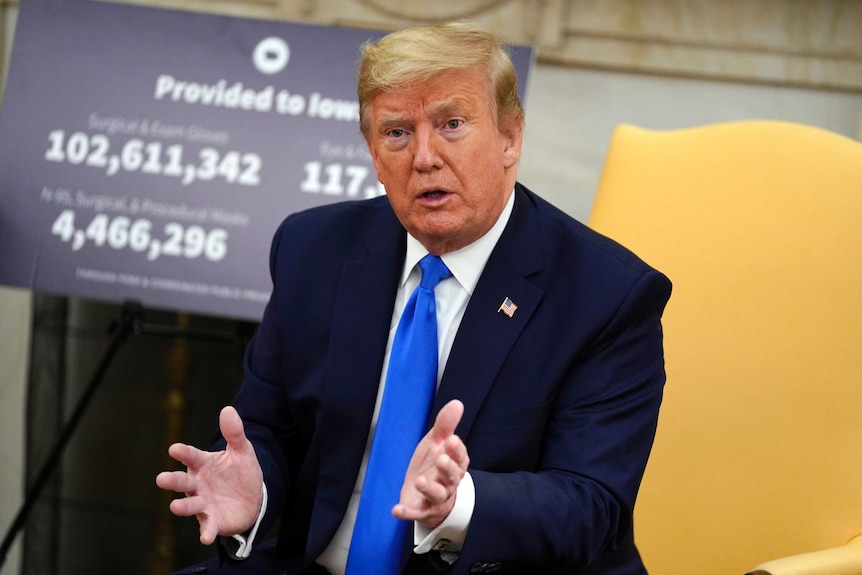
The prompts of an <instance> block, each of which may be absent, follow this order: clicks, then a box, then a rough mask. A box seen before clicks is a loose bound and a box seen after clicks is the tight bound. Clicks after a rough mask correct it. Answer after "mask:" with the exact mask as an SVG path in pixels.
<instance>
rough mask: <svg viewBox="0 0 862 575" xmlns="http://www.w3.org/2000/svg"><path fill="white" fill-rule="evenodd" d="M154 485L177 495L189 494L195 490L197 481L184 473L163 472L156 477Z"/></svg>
mask: <svg viewBox="0 0 862 575" xmlns="http://www.w3.org/2000/svg"><path fill="white" fill-rule="evenodd" d="M156 485H158V486H159V487H160V488H162V489H165V490H167V491H176V492H177V493H190V492H193V491H196V490H197V480H196V479H195V478H194V477H191V476H190V475H189V474H188V473H186V472H184V471H163V472H161V473H159V474H158V475H156Z"/></svg>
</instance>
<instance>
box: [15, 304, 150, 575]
mask: <svg viewBox="0 0 862 575" xmlns="http://www.w3.org/2000/svg"><path fill="white" fill-rule="evenodd" d="M142 311H143V309H142V307H141V305H140V304H139V303H137V302H124V303H123V305H122V307H121V309H120V317H119V318H118V320H115V321H114V322H113V324H112V325H111V340H110V342H109V343H108V346H107V348H106V349H105V351H104V353H103V354H102V357H101V359H100V360H99V363H98V364H97V365H96V369H95V371H94V372H93V375H92V376H91V377H90V382H89V384H88V386H87V388H86V389H85V390H84V393H83V395H82V396H81V399H80V400H79V401H78V404H77V406H76V407H75V410H74V411H73V412H72V415H71V416H70V417H69V420H68V421H67V422H66V425H65V426H64V427H63V430H62V431H61V433H60V437H59V438H58V439H57V443H56V444H55V445H54V448H53V449H52V450H51V453H50V455H49V456H48V458H47V459H46V460H45V463H44V464H43V465H42V468H41V469H40V470H39V474H38V475H37V476H36V478H35V479H34V480H33V483H32V485H30V487H29V489H28V490H27V494H26V496H25V498H24V503H23V504H22V505H21V508H20V509H19V510H18V514H17V515H16V516H15V521H13V522H12V525H11V527H9V531H8V532H7V533H6V536H5V537H4V538H3V544H2V545H0V567H2V566H3V564H4V563H5V562H6V556H7V555H8V553H9V549H10V548H11V547H12V544H13V543H14V542H15V536H16V535H17V534H18V532H19V531H20V530H21V528H22V527H23V526H24V523H25V522H26V521H27V516H28V515H29V513H30V510H31V508H32V507H33V505H34V504H35V503H36V501H37V500H38V499H39V494H40V493H41V492H42V488H43V487H45V484H46V483H47V482H48V480H49V479H50V478H51V475H52V474H53V473H54V471H55V468H56V467H57V465H58V464H59V462H60V457H61V456H62V455H63V450H64V449H65V448H66V445H67V444H68V443H69V440H70V439H71V438H72V435H73V434H74V433H75V429H76V428H77V427H78V424H79V423H80V421H81V418H82V417H83V415H84V413H85V412H86V410H87V407H88V406H89V404H90V401H91V400H92V399H93V396H94V395H95V393H96V390H97V389H98V387H99V384H100V383H101V382H102V379H103V377H104V375H105V372H106V371H107V369H108V367H109V366H110V364H111V360H112V359H113V358H114V355H115V354H116V353H117V350H119V349H120V346H121V345H122V344H123V342H125V341H126V339H127V338H128V337H129V335H131V334H132V333H134V332H135V331H136V329H137V327H136V326H137V325H138V324H139V322H140V318H141V314H142Z"/></svg>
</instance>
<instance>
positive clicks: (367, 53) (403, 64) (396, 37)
mask: <svg viewBox="0 0 862 575" xmlns="http://www.w3.org/2000/svg"><path fill="white" fill-rule="evenodd" d="M466 69H478V70H485V71H487V77H488V83H489V86H488V89H489V95H493V97H492V98H491V104H492V106H494V112H495V113H496V115H497V125H498V126H500V127H502V126H503V125H504V124H506V123H508V122H511V121H513V120H514V121H516V122H518V123H522V122H523V121H524V109H523V107H522V106H521V100H520V98H519V97H518V78H517V75H516V74H515V67H514V66H513V65H512V60H511V58H510V57H509V54H508V52H507V51H506V50H505V48H504V47H503V45H502V41H501V40H500V38H499V37H498V36H497V35H496V34H494V33H493V32H491V31H489V30H487V29H485V28H483V27H481V26H479V25H477V24H474V23H472V22H467V21H458V22H450V23H448V24H443V25H440V26H420V27H414V28H405V29H403V30H399V31H397V32H393V33H391V34H389V35H387V36H385V37H383V38H382V39H380V40H379V41H378V42H377V43H372V42H366V43H365V44H363V46H362V59H361V60H360V63H359V82H358V85H357V93H358V96H359V121H360V128H361V130H362V133H363V134H365V135H366V136H367V135H368V128H369V125H368V122H369V106H370V104H371V100H372V99H373V98H374V96H375V95H376V94H378V93H379V92H394V91H399V90H403V89H409V88H410V86H411V85H414V84H417V83H422V82H426V81H429V80H431V79H433V78H435V77H436V76H439V75H441V74H444V73H446V72H451V71H453V70H466Z"/></svg>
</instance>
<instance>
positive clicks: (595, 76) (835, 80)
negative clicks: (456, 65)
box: [0, 0, 862, 575]
mask: <svg viewBox="0 0 862 575" xmlns="http://www.w3.org/2000/svg"><path fill="white" fill-rule="evenodd" d="M19 1H20V2H21V3H23V2H26V1H27V0H0V91H2V87H3V81H4V78H5V74H6V71H7V68H8V61H9V55H10V51H11V47H12V43H13V41H14V34H15V22H16V15H17V12H18V9H19ZM129 3H132V2H129ZM134 3H137V4H142V5H149V6H157V7H161V8H177V9H186V10H194V11H205V12H211V13H219V14H226V15H233V16H244V17H254V18H265V19H274V20H287V21H295V22H307V23H316V24H325V25H338V26H349V27H363V28H374V29H384V30H388V29H396V28H400V27H403V26H405V25H412V24H419V23H430V22H436V21H446V20H452V19H457V18H463V17H468V18H472V19H475V20H477V21H480V22H482V23H484V24H485V25H487V26H489V27H491V28H493V29H495V30H497V31H498V32H499V33H501V34H502V35H503V36H504V37H505V38H506V39H507V40H508V41H511V42H515V43H523V44H531V45H534V46H536V47H537V61H536V66H535V68H534V69H533V75H532V77H531V78H530V82H529V85H528V87H527V102H526V104H527V130H526V135H525V143H524V152H523V156H522V161H521V167H520V173H519V174H520V175H519V180H520V181H521V182H522V183H524V184H525V185H526V186H528V187H529V188H531V189H533V190H534V191H536V192H537V193H539V194H540V195H542V196H544V197H545V198H547V199H548V200H550V201H551V202H553V203H555V204H556V205H558V206H559V207H560V208H562V209H563V210H565V211H566V212H568V213H570V214H571V215H572V216H574V217H576V218H578V219H580V220H582V221H584V220H586V218H587V215H588V214H589V211H590V207H591V204H592V200H593V196H594V193H595V188H596V185H597V182H598V178H599V175H600V173H601V170H602V166H603V161H604V157H605V153H606V151H607V146H608V142H609V141H610V137H611V133H612V131H613V128H614V127H615V126H616V125H618V124H620V123H632V124H636V125H639V126H642V127H646V128H652V129H671V128H681V127H686V126H694V125H699V124H706V123H712V122H721V121H728V120H742V119H749V118H767V119H778V120H787V121H792V122H798V123H803V124H810V125H814V126H820V127H823V128H826V129H828V130H831V131H833V132H837V133H840V134H844V135H846V136H849V137H852V138H862V2H859V1H858V0H844V1H841V0H758V1H757V2H751V1H748V0H723V1H721V2H717V1H714V0H436V1H435V2H433V3H425V2H423V3H418V2H417V3H415V4H414V3H410V2H404V1H403V0H229V1H228V0H186V1H182V0H151V1H149V2H146V1H139V2H134ZM273 231H274V230H273ZM252 264H255V263H254V262H252ZM256 265H260V266H265V265H267V262H265V261H261V262H256ZM118 314H119V306H117V305H114V304H107V303H100V302H93V301H87V300H81V299H76V298H63V297H57V296H51V295H47V294H39V293H32V292H30V291H27V290H21V289H13V288H6V287H0V342H2V345H0V529H2V532H3V533H4V534H5V532H6V529H7V528H8V526H9V525H10V524H11V522H12V520H13V518H14V516H15V513H16V512H17V510H18V507H19V506H20V504H21V501H22V493H23V489H24V485H25V483H26V482H27V481H28V480H31V479H32V477H33V474H34V473H36V472H37V471H38V469H39V467H40V465H41V464H42V462H43V460H44V458H45V455H46V452H47V451H48V450H49V449H50V448H51V446H52V445H53V443H54V440H55V438H56V434H57V432H58V430H59V429H60V428H61V426H62V422H63V421H64V420H65V419H66V418H67V417H68V415H69V412H70V410H71V409H72V408H73V406H74V405H75V403H76V402H77V401H78V399H79V397H80V395H81V393H82V391H83V390H84V389H85V388H86V386H87V384H88V381H89V378H90V375H91V372H92V369H93V367H94V364H95V362H96V361H97V360H98V358H99V354H100V353H101V350H102V349H103V347H104V345H105V342H106V340H107V327H108V326H109V324H110V323H111V322H112V321H113V320H114V319H115V318H116V317H117V316H118ZM144 321H145V322H146V323H147V324H153V325H160V326H169V327H178V328H183V329H191V330H195V331H196V333H198V334H199V336H198V337H195V338H192V339H183V340H178V339H175V338H173V337H170V336H167V335H158V334H143V335H139V336H134V337H133V338H131V339H130V340H129V341H128V342H127V343H126V344H125V345H124V346H123V347H122V348H121V350H120V351H119V353H118V355H117V357H116V359H115V361H114V363H113V364H112V366H111V368H110V369H109V370H108V372H107V373H106V374H105V379H104V381H103V384H102V386H101V388H100V391H99V393H98V394H97V395H96V397H95V398H94V401H93V403H92V406H91V408H90V410H89V411H88V412H87V415H86V417H85V419H84V421H83V423H82V426H81V428H80V429H79V430H78V432H77V433H76V435H75V436H74V438H73V440H72V441H71V443H70V445H69V448H68V450H67V451H66V453H65V455H64V457H63V463H62V466H61V470H60V473H58V474H57V475H56V476H55V477H54V478H53V479H52V481H51V483H50V484H49V486H48V488H47V489H46V490H45V492H44V494H43V496H42V498H41V499H40V501H39V503H38V505H36V507H35V508H34V511H33V513H32V515H31V518H30V521H29V522H28V524H27V527H26V530H25V532H24V533H23V534H22V535H20V536H19V537H18V539H17V542H16V544H15V546H14V547H13V549H12V553H11V554H10V556H9V558H8V560H7V562H6V564H5V565H3V567H2V569H0V575H19V574H27V575H36V574H39V575H42V574H49V573H50V574H52V575H60V574H77V573H82V574H83V573H86V574H92V573H100V574H101V573H113V572H122V573H125V574H129V575H137V574H141V575H143V574H147V575H157V574H162V573H168V572H170V571H171V570H172V569H173V568H174V567H175V566H176V567H179V566H182V565H184V564H188V563H191V562H193V561H196V560H198V559H200V558H203V557H207V556H209V555H210V554H211V553H212V549H205V548H201V546H200V545H199V543H198V542H197V526H196V522H195V521H194V520H191V519H189V520H176V519H174V518H172V517H171V516H170V515H169V512H168V511H167V501H168V500H169V498H167V499H166V498H165V497H164V496H163V495H162V494H160V493H159V492H158V490H157V489H156V487H155V483H154V477H155V475H156V473H158V471H160V470H161V469H163V468H164V467H165V466H167V465H169V464H168V462H166V461H165V450H166V448H167V445H168V444H169V443H170V442H171V441H173V440H176V439H180V440H182V441H185V442H190V443H194V444H198V445H205V444H206V443H207V441H208V438H209V437H210V435H211V434H212V432H213V430H214V428H215V425H216V419H217V414H218V410H219V409H220V407H221V406H222V405H224V404H226V403H228V402H229V401H230V398H231V397H232V395H233V393H234V392H235V390H236V388H237V386H238V384H239V382H240V380H241V362H242V354H243V348H244V345H245V343H246V341H247V339H248V337H249V336H250V334H251V333H253V330H254V328H255V324H253V323H249V322H241V321H236V320H228V319H223V318H218V317H208V316H200V315H193V314H187V313H175V312H167V311H157V310H152V311H151V310H148V311H147V312H146V315H145V317H144Z"/></svg>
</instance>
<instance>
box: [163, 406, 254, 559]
mask: <svg viewBox="0 0 862 575" xmlns="http://www.w3.org/2000/svg"><path fill="white" fill-rule="evenodd" d="M219 428H220V429H221V433H222V436H224V438H225V440H227V447H226V448H225V450H224V451H216V452H211V451H201V450H200V449H197V448H195V447H192V446H191V445H185V444H183V443H175V444H173V445H171V446H170V448H168V454H169V455H170V456H171V457H173V458H174V459H176V460H177V461H179V462H180V463H182V464H184V465H185V466H186V468H187V470H186V471H164V472H162V473H160V474H159V475H158V476H157V477H156V485H158V486H159V487H161V488H162V489H165V490H168V491H176V492H177V493H185V495H186V496H185V497H182V498H179V499H174V500H173V501H171V511H172V512H173V513H174V514H175V515H178V516H180V517H188V516H191V515H195V516H196V517H197V519H198V523H200V534H201V543H203V544H204V545H209V544H211V543H212V542H213V541H215V539H216V537H217V536H219V535H222V536H231V535H236V534H238V533H244V532H245V531H247V530H249V529H250V528H251V527H252V526H253V525H254V523H255V521H256V520H257V517H258V515H259V514H260V508H261V505H262V504H263V472H262V471H261V469H260V464H259V463H258V461H257V456H256V455H255V453H254V447H252V445H251V442H250V441H249V440H248V439H247V438H246V436H245V431H244V430H243V425H242V420H241V419H240V417H239V414H238V413H237V412H236V410H235V409H234V408H233V407H230V406H228V407H225V408H224V409H222V411H221V414H220V416H219Z"/></svg>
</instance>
